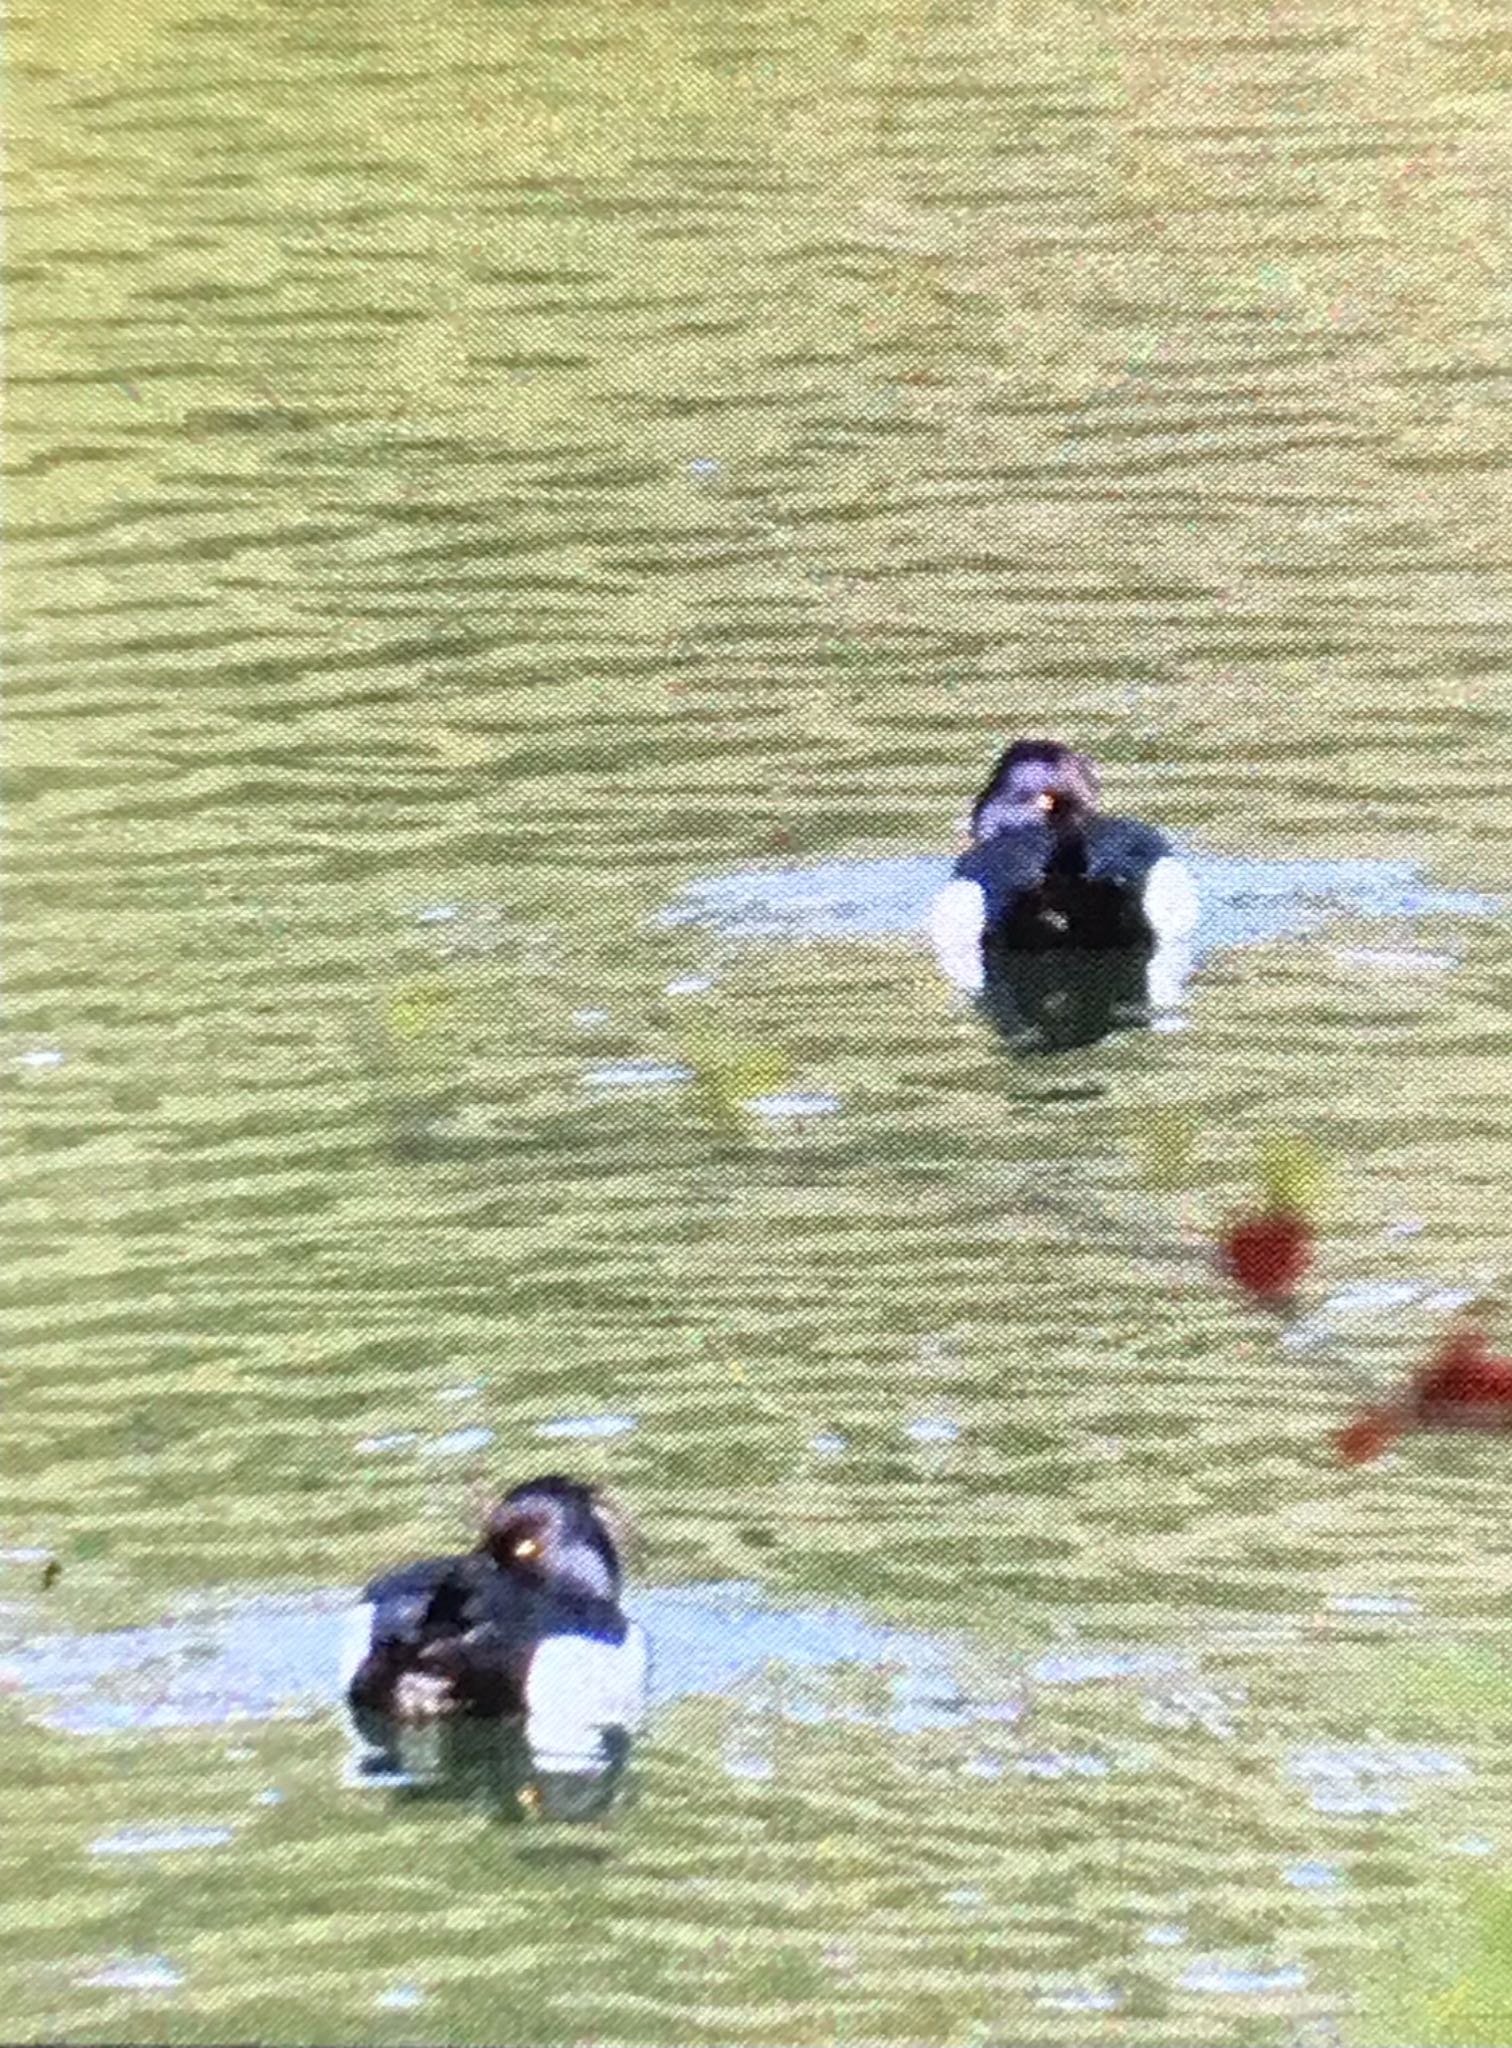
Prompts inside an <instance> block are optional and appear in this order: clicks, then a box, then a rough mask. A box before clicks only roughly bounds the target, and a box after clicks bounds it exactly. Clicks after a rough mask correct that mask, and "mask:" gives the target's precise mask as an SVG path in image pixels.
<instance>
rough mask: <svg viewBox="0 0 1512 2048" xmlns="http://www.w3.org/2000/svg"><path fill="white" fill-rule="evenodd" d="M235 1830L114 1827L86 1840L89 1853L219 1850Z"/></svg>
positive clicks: (189, 1826) (159, 1853)
mask: <svg viewBox="0 0 1512 2048" xmlns="http://www.w3.org/2000/svg"><path fill="white" fill-rule="evenodd" d="M235 1838H236V1830H235V1829H234V1828H225V1827H199V1826H195V1825H194V1824H192V1823H180V1824H177V1825H173V1826H166V1827H135V1828H118V1829H117V1830H116V1832H115V1833H114V1834H113V1835H100V1836H98V1837H97V1838H96V1840H94V1841H93V1842H91V1843H90V1845H89V1853H90V1855H91V1856H172V1855H177V1854H178V1853H179V1852H180V1851H182V1850H184V1849H219V1848H223V1847H224V1846H225V1844H226V1843H227V1842H230V1841H234V1840H235Z"/></svg>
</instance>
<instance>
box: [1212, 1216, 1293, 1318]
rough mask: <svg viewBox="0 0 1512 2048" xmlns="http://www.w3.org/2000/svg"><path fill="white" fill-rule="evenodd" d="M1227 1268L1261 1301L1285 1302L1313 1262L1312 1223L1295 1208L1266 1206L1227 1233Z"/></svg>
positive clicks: (1224, 1248)
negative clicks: (1269, 1207) (1267, 1207)
mask: <svg viewBox="0 0 1512 2048" xmlns="http://www.w3.org/2000/svg"><path fill="white" fill-rule="evenodd" d="M1220 1249H1221V1252H1222V1257H1223V1268H1224V1271H1225V1272H1226V1273H1227V1274H1228V1275H1229V1277H1230V1279H1232V1280H1235V1281H1237V1282H1238V1284H1239V1285H1240V1286H1241V1287H1242V1288H1243V1289H1244V1290H1245V1292H1246V1293H1247V1294H1253V1295H1254V1296H1255V1297H1256V1298H1257V1299H1258V1300H1260V1301H1272V1302H1274V1301H1284V1300H1285V1299H1286V1298H1287V1296H1289V1295H1290V1294H1291V1292H1292V1291H1293V1289H1294V1288H1295V1286H1296V1284H1297V1282H1298V1281H1299V1280H1300V1279H1301V1277H1302V1275H1303V1274H1304V1273H1305V1272H1306V1271H1307V1269H1308V1267H1309V1266H1310V1265H1311V1264H1312V1255H1313V1233H1312V1226H1311V1224H1310V1223H1309V1222H1308V1220H1307V1218H1306V1217H1305V1216H1302V1215H1299V1214H1298V1212H1297V1211H1296V1210H1295V1209H1262V1210H1259V1211H1257V1212H1255V1213H1253V1214H1251V1215H1248V1216H1241V1217H1239V1218H1238V1219H1237V1220H1236V1221H1235V1222H1233V1223H1231V1224H1230V1225H1229V1227H1228V1229H1227V1230H1226V1231H1225V1232H1224V1235H1223V1239H1222V1242H1221V1246H1220Z"/></svg>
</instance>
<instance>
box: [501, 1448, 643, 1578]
mask: <svg viewBox="0 0 1512 2048" xmlns="http://www.w3.org/2000/svg"><path fill="white" fill-rule="evenodd" d="M480 1548H481V1549H482V1550H483V1551H485V1552H486V1553H487V1555H488V1556H489V1557H491V1558H492V1559H493V1561H494V1563H495V1564H496V1565H498V1567H499V1568H500V1570H501V1571H504V1572H507V1573H508V1574H509V1575H510V1577H512V1578H517V1579H520V1580H522V1581H523V1582H524V1583H526V1584H527V1585H532V1586H538V1587H541V1588H543V1589H548V1590H550V1591H552V1592H560V1593H577V1594H583V1595H586V1596H588V1597H589V1598H592V1599H598V1600H616V1601H617V1600H618V1599H619V1594H620V1560H619V1551H618V1549H617V1548H616V1546H615V1541H614V1534H613V1530H612V1527H611V1521H610V1516H609V1513H608V1510H607V1509H606V1506H605V1504H604V1502H603V1500H602V1499H601V1497H600V1495H599V1493H598V1491H597V1489H596V1488H594V1487H592V1486H585V1485H583V1484H582V1483H581V1481H579V1480H576V1479H567V1478H564V1477H563V1476H562V1474H560V1473H557V1472H548V1473H546V1474H544V1475H543V1476H542V1477H541V1478H539V1479H527V1480H526V1481H525V1482H524V1484H523V1485H520V1486H516V1487H515V1488H513V1490H512V1491H511V1492H509V1493H506V1494H505V1496H504V1498H503V1499H502V1500H501V1501H500V1502H499V1504H498V1506H497V1507H496V1508H494V1509H493V1510H492V1512H491V1513H490V1514H489V1516H488V1519H487V1521H486V1522H485V1524H484V1527H483V1541H482V1544H481V1545H480Z"/></svg>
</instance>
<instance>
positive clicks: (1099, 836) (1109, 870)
mask: <svg viewBox="0 0 1512 2048" xmlns="http://www.w3.org/2000/svg"><path fill="white" fill-rule="evenodd" d="M1100 798H1101V788H1100V784H1099V780H1098V775H1097V771H1096V769H1095V768H1094V767H1093V765H1092V762H1091V761H1090V760H1089V759H1088V757H1087V756H1086V755H1085V754H1080V753H1077V752H1075V751H1074V750H1073V749H1072V748H1070V747H1067V746H1064V745H1062V743H1061V742H1060V741H1058V740H1038V739H1036V740H1015V741H1014V743H1013V744H1012V746H1010V747H1008V748H1007V749H1005V751H1004V752H1003V754H1002V755H1001V756H1000V757H999V759H998V761H997V763H996V765H995V767H994V768H993V771H992V773H991V775H990V776H989V778H988V780H987V784H986V786H985V788H984V789H983V790H982V792H981V794H980V796H979V797H978V798H977V800H976V802H975V804H974V805H973V806H972V811H971V819H970V836H969V843H968V845H967V847H966V849H965V851H964V852H963V853H962V854H961V856H960V858H959V859H958V860H957V861H956V864H955V871H954V873H953V874H952V876H951V879H950V880H949V881H948V882H947V883H946V885H945V887H944V888H943V889H942V890H941V891H940V893H939V895H938V896H937V897H936V898H935V901H934V905H933V908H932V911H931V914H930V934H931V937H932V939H933V941H934V947H935V953H936V956H937V958H938V960H939V962H940V966H941V969H942V970H943V972H944V973H945V974H946V976H947V977H948V978H949V979H950V980H951V981H952V982H954V983H955V985H956V986H957V987H958V988H962V989H967V990H970V991H972V992H973V993H980V992H981V991H982V990H983V989H984V987H985V986H987V985H988V984H989V983H990V981H991V980H992V978H993V970H994V966H995V965H996V966H998V967H999V968H1001V969H1002V970H1004V971H1005V972H1006V973H1007V974H1009V976H1010V977H1011V976H1012V975H1013V974H1014V972H1015V969H1016V967H1017V966H1021V965H1022V964H1023V963H1024V962H1025V961H1026V960H1027V959H1028V958H1029V957H1030V956H1034V957H1035V958H1037V959H1038V960H1039V961H1040V963H1041V965H1042V966H1047V967H1048V966H1050V965H1051V964H1052V963H1051V962H1050V961H1049V960H1047V959H1046V956H1054V955H1065V956H1067V962H1068V965H1069V964H1070V960H1071V957H1072V956H1077V957H1079V958H1080V959H1082V960H1084V961H1085V960H1087V959H1089V958H1092V957H1094V956H1106V955H1120V956H1123V958H1124V959H1125V960H1127V959H1129V958H1137V957H1139V956H1141V955H1142V956H1144V958H1145V959H1146V960H1147V961H1148V963H1149V970H1150V971H1149V975H1148V982H1149V989H1150V994H1151V998H1152V1000H1154V1001H1155V1002H1157V1004H1158V1003H1159V1001H1160V998H1161V996H1162V994H1163V993H1164V992H1165V991H1166V990H1167V989H1168V988H1170V987H1179V982H1180V975H1181V972H1182V971H1183V968H1182V964H1181V962H1182V954H1183V950H1184V944H1185V941H1186V940H1187V939H1188V938H1189V937H1190V935H1191V933H1192V931H1193V929H1194V928H1195V926H1196V922H1197V891H1196V887H1195V884H1194V883H1193V880H1192V877H1191V874H1190V872H1189V870H1188V869H1187V867H1186V865H1185V863H1184V862H1182V861H1181V860H1180V859H1178V858H1177V856H1176V854H1175V852H1174V849H1173V847H1172V844H1171V841H1170V840H1169V839H1168V838H1167V837H1166V835H1165V833H1164V832H1162V831H1160V830H1159V828H1158V827H1156V826H1154V825H1148V824H1145V823H1144V822H1143V821H1142V820H1141V819H1138V818H1124V817H1116V816H1111V815H1109V814H1108V813H1107V812H1105V811H1103V810H1102V809H1101V808H1100ZM1110 985H1111V984H1110Z"/></svg>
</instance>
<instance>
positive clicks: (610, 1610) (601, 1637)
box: [346, 1473, 647, 1812]
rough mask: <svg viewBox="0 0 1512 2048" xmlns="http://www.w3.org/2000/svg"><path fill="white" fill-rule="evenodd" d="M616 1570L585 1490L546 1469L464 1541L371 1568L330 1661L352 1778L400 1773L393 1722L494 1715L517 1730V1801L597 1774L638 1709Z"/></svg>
mask: <svg viewBox="0 0 1512 2048" xmlns="http://www.w3.org/2000/svg"><path fill="white" fill-rule="evenodd" d="M622 1576H623V1575H622V1571H621V1565H620V1556H619V1549H618V1546H617V1544H616V1540H615V1534H614V1529H613V1526H612V1522H611V1518H610V1515H609V1513H608V1511H607V1509H606V1507H605V1504H604V1502H603V1500H602V1499H601V1497H600V1496H599V1494H598V1493H597V1492H596V1491H595V1489H594V1488H592V1487H591V1486H586V1485H583V1484H582V1483H580V1482H579V1481H577V1480H574V1479H569V1478H565V1477H563V1476H562V1475H561V1474H559V1473H547V1474H545V1475H544V1476H542V1477H540V1478H536V1479H528V1480H526V1481H525V1482H524V1483H523V1484H522V1485H520V1486H516V1487H515V1488H513V1490H512V1491H511V1492H509V1493H507V1494H505V1496H504V1498H503V1499H502V1500H501V1501H500V1502H499V1503H498V1505H497V1506H496V1507H495V1508H493V1509H492V1510H491V1511H490V1513H489V1514H488V1516H487V1517H486V1519H485V1522H484V1527H483V1532H482V1537H481V1540H480V1541H479V1543H478V1544H477V1545H476V1547H475V1548H474V1549H472V1550H470V1551H466V1552H463V1553H461V1554H458V1555H455V1556H450V1557H433V1558H423V1559H421V1560H419V1561H418V1562H417V1563H415V1564H408V1565H402V1566H400V1567H399V1569H398V1570H396V1571H391V1572H387V1573H385V1574H384V1575H383V1576H382V1577H381V1578H377V1579H374V1580H373V1582H372V1583H371V1584H370V1585H369V1586H368V1587H367V1588H366V1590H365V1592H364V1594H363V1605H362V1607H361V1608H360V1609H359V1611H358V1613H357V1615H356V1616H355V1617H354V1627H353V1633H352V1637H351V1640H350V1643H349V1648H348V1656H347V1661H346V1676H347V1704H348V1707H349V1710H350V1712H351V1716H352V1722H353V1725H354V1727H355V1728H356V1731H357V1734H358V1736H359V1738H360V1739H361V1740H362V1742H363V1743H364V1744H365V1745H367V1751H368V1753H367V1754H366V1755H365V1756H364V1757H363V1758H362V1759H361V1761H360V1762H359V1764H358V1774H359V1777H362V1778H366V1779H367V1780H369V1781H370V1782H377V1783H382V1782H384V1781H386V1780H389V1779H391V1778H392V1777H393V1776H394V1775H395V1774H396V1773H399V1774H402V1772H403V1762H402V1758H401V1748H402V1745H403V1742H404V1738H405V1731H406V1730H408V1729H413V1728H416V1727H423V1726H426V1725H428V1724H433V1723H436V1722H441V1723H444V1724H447V1725H449V1726H454V1725H455V1724H457V1723H471V1724H474V1725H476V1724H480V1723H489V1722H495V1723H507V1724H509V1727H510V1730H511V1732H512V1733H514V1734H516V1735H518V1736H519V1737H521V1738H522V1745H517V1746H519V1747H520V1748H521V1753H522V1755H523V1756H524V1758H525V1760H526V1762H527V1763H528V1765H529V1769H530V1772H531V1774H532V1778H533V1785H534V1791H533V1792H532V1791H531V1790H530V1789H529V1788H526V1789H525V1792H524V1798H525V1802H526V1803H532V1801H533V1800H535V1801H539V1800H540V1798H541V1796H542V1795H543V1794H546V1795H550V1794H551V1793H552V1791H553V1788H555V1791H556V1793H557V1794H558V1795H561V1797H559V1801H558V1803H563V1801H564V1800H565V1804H564V1812H565V1811H566V1808H568V1807H570V1806H571V1805H572V1799H571V1797H570V1796H567V1794H566V1793H565V1792H564V1787H565V1788H569V1790H570V1787H571V1786H572V1785H574V1784H576V1785H577V1786H579V1787H581V1786H582V1785H584V1784H585V1783H586V1784H587V1785H588V1786H589V1788H590V1789H591V1788H592V1787H593V1786H594V1785H596V1784H600V1783H612V1780H613V1778H615V1777H617V1776H618V1773H619V1770H620V1768H622V1766H623V1762H624V1759H625V1756H626V1755H627V1754H628V1750H629V1744H630V1740H631V1737H632V1736H633V1735H634V1734H635V1732H636V1730H637V1729H638V1728H639V1726H640V1723H641V1721H642V1719H643V1716H644V1711H645V1695H646V1676H647V1650H646V1640H645V1636H644V1634H643V1632H642V1630H641V1629H640V1628H639V1627H638V1625H637V1624H636V1623H634V1622H632V1621H629V1620H627V1618H626V1616H625V1615H624V1613H623V1612H622V1610H621V1607H620V1593H621V1586H622ZM545 1803H546V1804H547V1806H548V1809H549V1807H550V1804H551V1800H550V1797H549V1796H548V1797H546V1800H545ZM579 1803H580V1802H579ZM594 1810H597V1808H595V1809H594Z"/></svg>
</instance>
